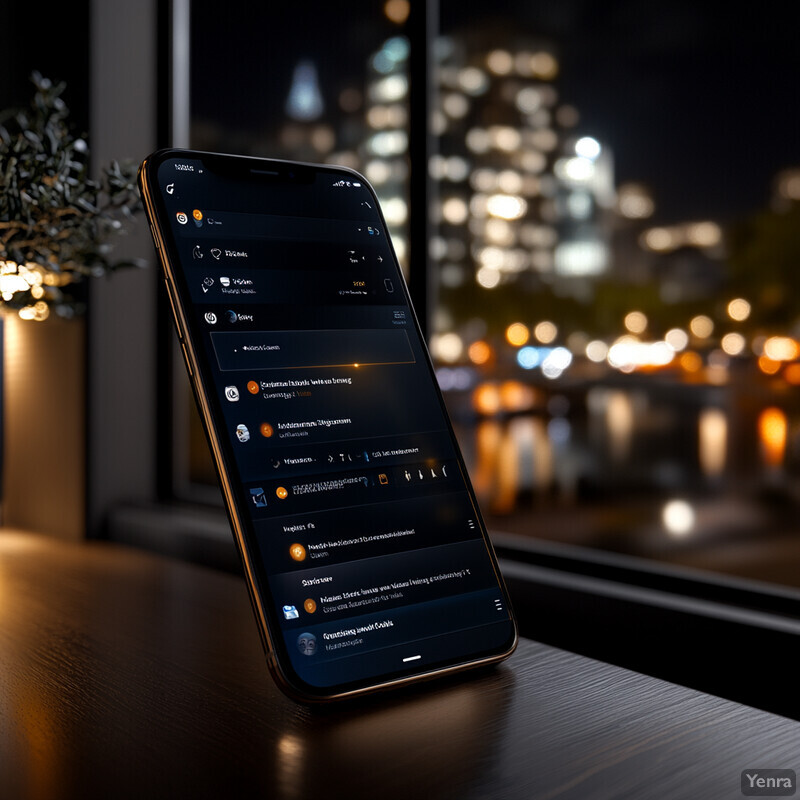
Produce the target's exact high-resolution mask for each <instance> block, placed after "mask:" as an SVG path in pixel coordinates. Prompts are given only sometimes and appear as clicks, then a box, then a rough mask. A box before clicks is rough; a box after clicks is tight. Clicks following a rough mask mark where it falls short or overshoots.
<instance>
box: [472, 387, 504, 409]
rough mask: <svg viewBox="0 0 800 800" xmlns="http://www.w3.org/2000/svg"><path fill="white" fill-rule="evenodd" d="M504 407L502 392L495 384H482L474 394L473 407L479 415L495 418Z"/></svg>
mask: <svg viewBox="0 0 800 800" xmlns="http://www.w3.org/2000/svg"><path fill="white" fill-rule="evenodd" d="M502 406H503V403H502V400H501V399H500V391H499V389H498V388H497V386H495V384H493V383H482V384H481V385H480V386H478V387H477V388H476V389H475V391H474V392H473V393H472V407H473V408H474V409H475V410H476V411H477V412H478V413H479V414H484V415H485V416H487V417H491V416H494V415H495V414H497V413H499V411H500V409H501V408H502Z"/></svg>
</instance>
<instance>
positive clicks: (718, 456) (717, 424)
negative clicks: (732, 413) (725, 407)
mask: <svg viewBox="0 0 800 800" xmlns="http://www.w3.org/2000/svg"><path fill="white" fill-rule="evenodd" d="M697 433H698V439H699V442H698V446H699V454H698V455H699V458H700V468H701V469H702V470H703V474H704V475H707V476H708V477H710V478H716V477H718V476H720V475H721V474H722V473H723V471H724V470H725V460H726V458H727V449H728V418H727V416H726V415H725V412H724V411H722V410H721V409H719V408H704V409H703V410H702V411H701V412H700V417H699V419H698V422H697Z"/></svg>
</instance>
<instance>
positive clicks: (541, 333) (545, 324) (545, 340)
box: [533, 320, 558, 344]
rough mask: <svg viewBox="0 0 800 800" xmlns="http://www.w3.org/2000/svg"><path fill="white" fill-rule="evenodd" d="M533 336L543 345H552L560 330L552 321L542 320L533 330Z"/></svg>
mask: <svg viewBox="0 0 800 800" xmlns="http://www.w3.org/2000/svg"><path fill="white" fill-rule="evenodd" d="M533 335H534V336H535V337H536V338H537V340H538V341H540V342H541V343H542V344H550V342H552V341H553V340H554V339H555V338H556V336H558V328H557V327H556V326H555V325H554V324H553V323H552V322H550V320H542V322H539V323H538V324H537V325H536V327H535V328H534V329H533Z"/></svg>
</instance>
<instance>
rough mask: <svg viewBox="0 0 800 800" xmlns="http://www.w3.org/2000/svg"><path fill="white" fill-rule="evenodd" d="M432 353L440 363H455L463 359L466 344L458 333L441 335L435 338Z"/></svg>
mask: <svg viewBox="0 0 800 800" xmlns="http://www.w3.org/2000/svg"><path fill="white" fill-rule="evenodd" d="M431 351H432V352H433V355H434V356H435V357H436V358H438V359H439V360H440V361H446V362H448V363H451V364H452V363H453V362H455V361H458V359H459V358H461V354H462V353H463V352H464V342H463V340H462V339H461V337H460V336H459V335H458V334H457V333H441V334H438V335H435V336H433V338H432V340H431Z"/></svg>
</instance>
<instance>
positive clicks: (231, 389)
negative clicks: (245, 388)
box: [225, 386, 239, 403]
mask: <svg viewBox="0 0 800 800" xmlns="http://www.w3.org/2000/svg"><path fill="white" fill-rule="evenodd" d="M225 399H226V400H230V402H231V403H235V402H236V401H237V400H238V399H239V390H238V389H237V388H236V387H235V386H226V387H225Z"/></svg>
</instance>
